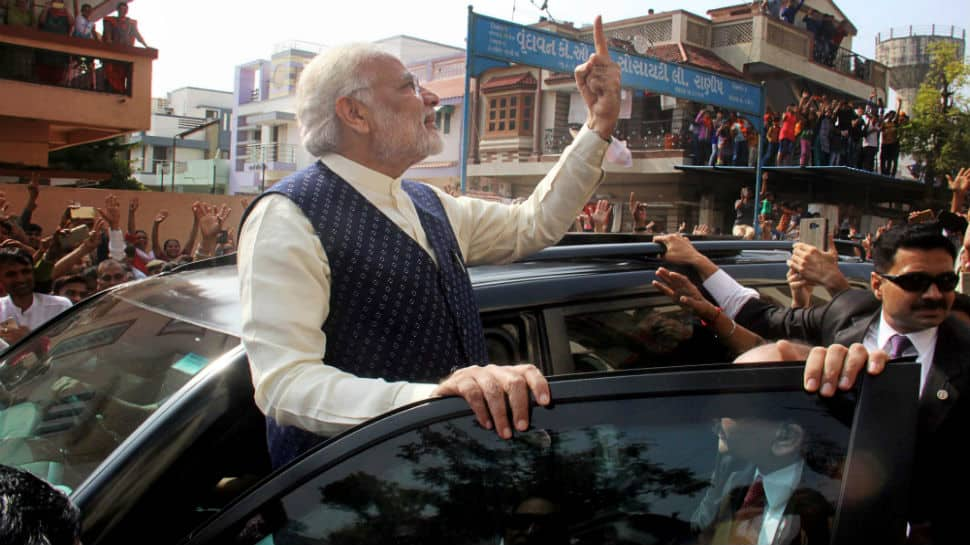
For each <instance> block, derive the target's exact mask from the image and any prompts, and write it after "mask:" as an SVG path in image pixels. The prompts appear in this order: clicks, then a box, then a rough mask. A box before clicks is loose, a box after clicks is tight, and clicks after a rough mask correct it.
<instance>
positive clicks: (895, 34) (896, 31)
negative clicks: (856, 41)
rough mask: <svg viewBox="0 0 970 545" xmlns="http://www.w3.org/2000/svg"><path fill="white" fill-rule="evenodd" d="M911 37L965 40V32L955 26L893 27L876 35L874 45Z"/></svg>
mask: <svg viewBox="0 0 970 545" xmlns="http://www.w3.org/2000/svg"><path fill="white" fill-rule="evenodd" d="M912 36H940V37H943V38H962V39H964V40H966V39H967V31H966V29H963V28H960V27H958V26H955V25H909V26H901V27H893V28H890V29H889V32H888V33H886V34H885V35H884V34H883V33H882V32H880V33H878V34H876V43H877V44H878V43H880V42H883V41H885V40H892V39H895V38H909V37H912Z"/></svg>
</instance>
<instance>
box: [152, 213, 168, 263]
mask: <svg viewBox="0 0 970 545" xmlns="http://www.w3.org/2000/svg"><path fill="white" fill-rule="evenodd" d="M167 218H168V210H159V211H158V213H157V214H155V219H154V221H152V254H154V255H155V257H156V258H158V259H167V258H165V257H164V256H165V248H163V247H162V245H161V244H160V243H159V242H158V226H159V225H161V224H162V222H163V221H165V220H166V219H167Z"/></svg>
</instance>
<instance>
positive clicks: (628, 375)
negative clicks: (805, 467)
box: [182, 362, 919, 545]
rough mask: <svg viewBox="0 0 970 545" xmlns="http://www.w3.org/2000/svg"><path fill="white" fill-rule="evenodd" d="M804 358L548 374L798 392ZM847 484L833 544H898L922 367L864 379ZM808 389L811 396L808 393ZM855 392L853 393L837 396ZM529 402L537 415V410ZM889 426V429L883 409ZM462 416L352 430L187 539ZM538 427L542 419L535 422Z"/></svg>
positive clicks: (562, 393)
mask: <svg viewBox="0 0 970 545" xmlns="http://www.w3.org/2000/svg"><path fill="white" fill-rule="evenodd" d="M803 367H804V364H803V363H801V362H793V363H780V364H773V365H730V364H724V365H703V366H684V367H677V368H666V369H651V370H639V371H633V372H615V373H605V374H604V373H595V374H586V375H572V376H563V377H555V378H552V379H550V383H551V386H552V391H553V399H554V400H555V402H554V405H553V408H552V410H555V409H554V407H555V405H556V404H567V403H581V402H583V401H592V400H604V399H623V398H629V397H644V396H670V395H675V394H687V393H690V394H704V393H707V394H725V393H734V392H755V391H780V392H793V393H797V392H801V391H802V390H801V379H802V374H803ZM859 382H860V383H861V384H859V385H857V387H856V389H855V390H854V391H853V392H852V394H851V395H857V396H858V397H857V403H856V406H855V411H854V414H853V417H852V429H851V433H850V437H849V443H848V451H847V457H846V460H845V468H844V474H843V480H842V489H841V493H840V498H839V501H838V504H837V507H838V510H837V513H836V518H835V522H834V526H833V541H832V543H837V544H841V543H846V544H848V543H860V542H877V543H892V542H894V540H895V541H899V539H900V538H902V537H904V529H905V523H906V522H905V512H906V509H907V508H908V502H907V498H906V496H907V492H908V490H909V481H910V474H911V467H912V462H913V449H914V443H915V437H916V425H917V385H918V383H919V365H918V364H916V363H913V362H902V363H893V364H891V365H889V366H888V367H887V369H886V370H885V371H884V372H883V373H882V375H880V376H878V377H868V376H867V377H864V378H862V379H860V380H859ZM804 395H811V394H807V393H806V394H804ZM839 395H849V394H839ZM542 410H544V409H539V408H535V407H533V415H534V416H533V418H534V419H536V417H537V416H540V415H541V411H542ZM887 412H891V414H893V415H894V417H893V426H892V427H891V428H890V429H887V428H886V426H885V425H884V424H885V419H886V414H887ZM456 418H473V417H472V413H471V410H470V409H469V407H468V405H467V404H466V403H465V402H464V400H462V399H460V398H444V399H437V400H429V401H425V402H418V403H415V404H411V405H408V406H405V407H402V408H400V409H398V410H396V411H393V412H391V413H388V414H387V415H385V416H383V417H379V418H377V419H375V420H372V421H371V422H369V423H368V424H365V425H362V426H359V427H357V428H354V429H353V430H350V431H348V432H346V433H344V434H342V435H340V436H338V437H336V438H334V439H332V440H330V441H328V442H326V443H324V444H322V445H320V446H319V447H316V448H315V449H313V450H311V451H309V452H308V453H306V454H305V455H303V456H302V457H300V458H299V459H297V460H296V461H294V462H293V463H292V464H290V465H288V466H287V467H284V468H282V469H281V470H279V471H277V472H275V473H274V474H272V475H270V476H269V477H268V478H267V479H265V480H264V481H263V482H262V483H260V484H259V485H257V486H256V487H254V488H253V489H251V490H250V491H249V492H248V493H246V494H245V495H243V496H242V497H240V498H239V499H237V500H236V501H235V502H234V503H232V504H230V505H229V506H228V507H227V508H226V509H224V510H223V511H222V512H221V513H219V514H218V515H216V516H215V517H214V518H212V519H210V521H209V522H208V523H206V524H205V525H203V526H202V527H200V528H199V529H198V530H197V531H195V532H193V533H192V534H191V535H190V536H189V538H187V539H186V540H185V541H183V542H182V543H183V544H184V545H203V544H209V543H214V542H217V540H218V538H219V536H220V534H221V532H224V531H227V530H228V529H230V528H232V527H234V526H235V525H236V524H238V523H239V522H241V521H243V520H245V519H246V517H248V516H250V515H251V514H252V513H254V512H256V511H257V510H258V509H259V508H260V506H262V505H265V504H266V503H267V502H269V501H276V500H278V499H279V498H280V497H282V496H284V495H286V494H288V493H290V492H291V491H293V490H295V489H296V488H298V487H299V486H301V485H303V484H304V483H306V482H307V481H309V480H311V479H314V478H316V477H317V476H319V475H321V474H322V473H324V472H325V471H328V470H330V469H331V468H334V467H336V466H337V465H339V464H341V463H343V462H344V461H346V460H349V459H351V458H352V457H353V456H355V455H356V454H358V453H361V452H362V451H364V450H366V449H368V448H371V447H373V446H375V445H378V444H380V443H382V442H384V441H385V440H388V439H390V438H392V437H395V436H398V435H400V434H403V433H406V432H409V431H411V430H414V429H417V428H420V427H423V426H427V425H431V424H435V423H439V422H442V421H445V420H451V419H456ZM537 426H541V424H538V423H537ZM873 464H878V465H877V466H875V467H879V468H881V469H882V470H884V471H885V473H884V475H885V476H886V477H887V478H888V480H887V481H886V484H885V489H884V490H883V493H880V494H870V495H867V496H865V497H862V498H858V497H855V498H854V497H853V496H852V494H851V492H852V491H855V490H860V489H861V488H860V487H864V486H867V485H871V477H872V473H871V471H870V469H871V468H872V467H874V466H873Z"/></svg>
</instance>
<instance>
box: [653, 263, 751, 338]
mask: <svg viewBox="0 0 970 545" xmlns="http://www.w3.org/2000/svg"><path fill="white" fill-rule="evenodd" d="M653 286H654V287H655V288H657V289H658V290H660V292H661V293H663V294H664V295H666V296H667V297H670V299H671V300H672V301H673V302H675V303H677V304H678V305H680V306H681V307H683V308H684V309H686V310H689V311H691V312H693V313H694V314H696V315H697V317H698V318H700V319H701V320H703V321H704V323H705V324H707V325H708V327H711V328H712V329H713V330H714V333H715V335H716V336H717V339H718V340H719V341H720V342H721V344H723V345H724V346H726V347H727V348H728V349H730V350H731V351H732V352H733V353H734V354H741V353H742V352H744V351H746V350H749V349H751V348H754V347H756V346H758V345H759V344H762V343H764V339H762V338H761V337H760V336H758V335H757V334H755V333H753V332H752V331H751V330H749V329H747V328H745V327H744V326H742V325H739V324H738V323H737V322H735V321H734V320H732V319H731V318H730V317H729V316H728V315H727V314H725V313H724V312H723V309H721V307H718V306H715V305H714V304H712V303H711V302H710V301H708V300H707V299H705V298H704V296H703V295H702V294H701V292H700V290H699V289H697V286H695V285H694V283H693V282H691V281H690V279H689V278H687V277H686V276H684V275H682V274H680V273H676V272H673V271H670V270H667V269H665V268H663V267H661V268H659V269H657V280H654V281H653Z"/></svg>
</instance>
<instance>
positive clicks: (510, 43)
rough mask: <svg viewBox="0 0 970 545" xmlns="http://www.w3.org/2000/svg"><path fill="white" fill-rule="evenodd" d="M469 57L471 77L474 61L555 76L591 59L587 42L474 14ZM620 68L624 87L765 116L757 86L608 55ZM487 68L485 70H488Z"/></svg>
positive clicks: (673, 65)
mask: <svg viewBox="0 0 970 545" xmlns="http://www.w3.org/2000/svg"><path fill="white" fill-rule="evenodd" d="M470 16H471V17H472V21H471V22H470V29H471V31H470V35H469V39H468V54H469V56H470V57H472V58H473V62H472V65H471V72H472V73H471V75H472V76H479V75H481V72H482V71H483V70H476V69H475V68H476V67H477V66H478V65H476V63H475V62H474V59H475V58H484V59H491V60H497V61H503V62H514V63H518V64H524V65H528V66H535V67H539V68H544V69H546V70H552V71H555V72H566V73H571V72H572V71H573V70H574V69H575V68H576V67H577V66H579V65H580V64H582V63H584V62H586V60H587V59H589V57H590V55H592V54H593V51H594V47H593V44H591V43H586V42H581V41H579V40H574V39H572V38H567V37H565V36H560V35H558V34H554V33H552V32H547V31H545V30H538V29H534V28H529V27H525V26H522V25H517V24H515V23H510V22H507V21H502V20H500V19H493V18H491V17H486V16H483V15H479V14H477V13H472V14H471V15H470ZM610 55H611V56H612V57H613V60H614V61H615V62H616V63H617V64H618V65H620V71H621V73H622V76H621V77H622V80H621V83H622V85H623V86H624V87H632V88H635V89H646V90H649V91H652V92H655V93H659V94H664V95H671V96H675V97H678V98H684V99H688V100H693V101H696V102H703V103H705V104H712V105H714V106H718V107H721V108H725V109H728V110H731V111H736V112H744V113H748V114H756V115H757V116H758V117H760V116H761V115H762V114H763V113H764V105H763V103H762V98H761V86H760V85H755V84H753V83H749V82H746V81H743V80H738V79H733V78H729V77H726V76H722V75H719V74H716V73H713V72H708V71H706V70H700V69H697V68H692V67H689V66H685V65H682V64H676V63H670V62H665V61H661V60H658V59H653V58H649V57H643V56H640V55H631V54H629V53H623V52H619V51H615V50H613V51H610ZM492 66H494V64H493V63H486V65H485V66H484V67H483V68H487V67H492Z"/></svg>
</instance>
